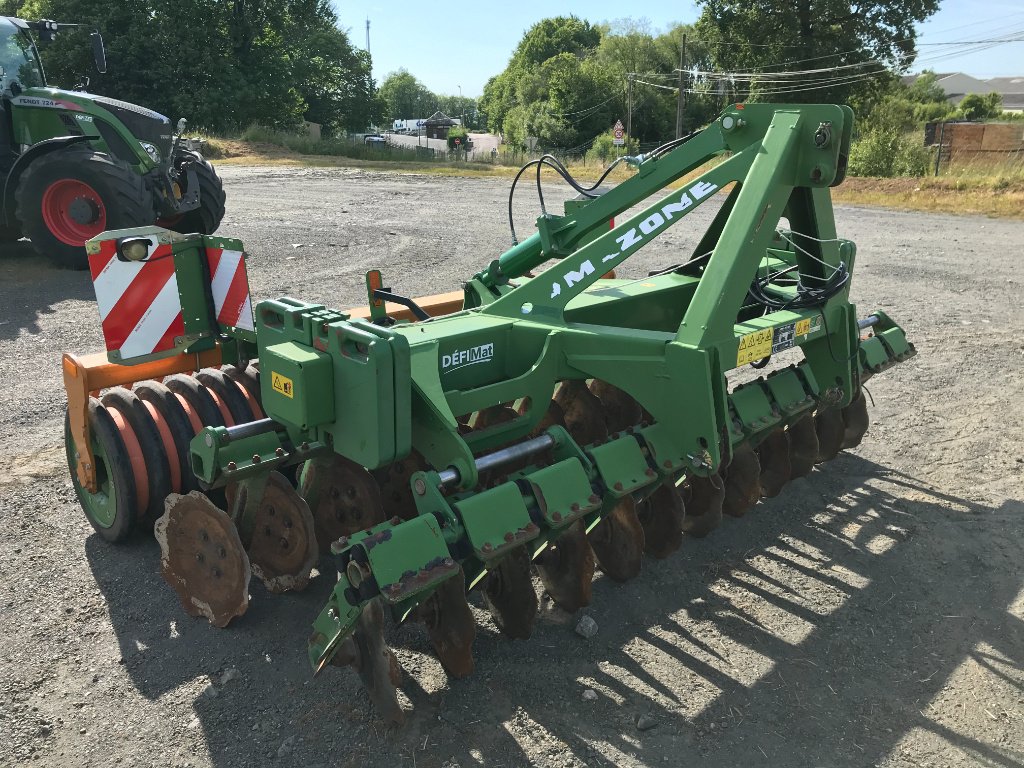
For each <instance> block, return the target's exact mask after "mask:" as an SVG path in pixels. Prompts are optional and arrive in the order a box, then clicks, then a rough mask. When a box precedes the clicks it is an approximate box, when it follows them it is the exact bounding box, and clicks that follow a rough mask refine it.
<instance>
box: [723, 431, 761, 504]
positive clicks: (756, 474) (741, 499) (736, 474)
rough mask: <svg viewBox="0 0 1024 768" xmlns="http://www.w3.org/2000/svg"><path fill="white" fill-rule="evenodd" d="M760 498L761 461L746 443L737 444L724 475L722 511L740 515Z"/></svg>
mask: <svg viewBox="0 0 1024 768" xmlns="http://www.w3.org/2000/svg"><path fill="white" fill-rule="evenodd" d="M760 498H761V462H760V461H758V459H757V454H756V453H755V452H754V449H753V448H751V447H750V446H749V445H748V444H747V443H741V444H740V445H737V446H736V447H735V448H734V449H733V452H732V461H730V462H729V469H728V472H727V474H726V476H725V499H724V500H723V501H722V513H723V514H726V515H729V516H730V517H742V516H743V515H745V514H746V513H747V510H749V509H750V508H751V507H753V506H754V505H755V504H757V502H758V500H759V499H760Z"/></svg>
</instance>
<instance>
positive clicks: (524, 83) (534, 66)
mask: <svg viewBox="0 0 1024 768" xmlns="http://www.w3.org/2000/svg"><path fill="white" fill-rule="evenodd" d="M687 31H691V32H692V30H689V28H687V27H683V26H676V27H674V28H672V29H670V30H669V31H668V32H665V33H664V34H660V35H659V34H654V33H653V32H652V31H651V30H650V28H649V25H647V24H646V23H643V22H635V21H632V20H629V19H626V20H623V21H618V22H616V23H614V24H612V25H605V26H598V27H595V26H593V25H591V24H589V23H588V22H586V21H582V20H580V19H578V18H576V17H573V16H560V17H556V18H552V19H544V20H543V21H541V22H538V23H537V24H535V25H534V26H533V27H531V28H530V29H529V30H527V32H526V34H525V35H524V36H523V39H522V41H520V43H519V45H518V46H517V47H516V50H515V52H514V53H513V55H512V58H511V60H510V61H509V63H508V66H507V67H506V68H505V70H504V71H503V72H501V73H500V74H498V75H497V76H495V77H493V78H491V80H490V81H489V82H488V83H487V85H486V87H485V88H484V95H483V98H482V99H481V101H480V109H481V111H482V112H484V113H486V116H487V123H488V126H489V127H490V129H491V130H492V131H496V132H500V133H502V134H503V135H504V138H505V141H506V142H508V143H510V144H512V145H513V146H514V147H517V148H522V147H525V146H526V145H527V137H531V136H532V137H536V138H537V139H538V141H539V143H540V145H541V146H542V147H545V148H554V147H566V148H573V147H579V146H581V145H586V144H589V142H590V140H591V139H592V137H594V136H596V135H598V134H600V133H602V132H604V131H607V130H608V129H609V127H610V126H611V125H613V124H614V123H615V121H616V120H617V119H621V120H622V121H623V122H624V123H625V122H626V118H627V111H628V95H627V87H626V83H627V73H630V72H661V73H668V74H670V73H672V72H673V71H674V70H675V68H676V67H678V66H679V55H680V47H681V44H682V37H683V35H684V34H685V33H686V32H687ZM691 36H692V35H691ZM686 63H687V64H688V65H690V66H692V65H697V66H701V67H703V66H705V65H706V64H707V63H708V58H707V52H706V50H705V49H704V48H703V47H702V45H701V44H700V43H698V42H697V41H695V40H694V41H691V42H690V43H689V44H688V46H687V60H686ZM648 82H650V81H649V80H645V79H644V78H640V79H636V80H635V81H634V83H633V133H634V134H635V137H636V138H637V139H639V140H640V141H645V142H654V141H661V140H664V139H666V138H671V137H672V136H673V135H674V133H675V119H676V117H675V116H676V100H677V91H676V89H675V87H676V85H677V79H676V78H675V77H672V76H671V75H670V76H669V77H668V78H662V79H658V80H657V81H656V82H655V83H654V84H648ZM657 86H662V87H657ZM717 111H718V105H717V103H715V99H713V98H706V97H705V95H703V94H698V95H695V94H689V95H688V96H687V107H686V112H685V125H686V126H688V127H689V128H693V127H697V126H699V125H701V124H703V123H705V122H706V121H707V120H708V119H709V118H710V117H711V116H712V115H713V114H715V113H717Z"/></svg>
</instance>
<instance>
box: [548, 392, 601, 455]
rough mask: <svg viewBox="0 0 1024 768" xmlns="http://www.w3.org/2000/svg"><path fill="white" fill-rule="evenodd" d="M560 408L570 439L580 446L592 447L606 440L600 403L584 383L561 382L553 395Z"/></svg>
mask: <svg viewBox="0 0 1024 768" xmlns="http://www.w3.org/2000/svg"><path fill="white" fill-rule="evenodd" d="M555 402H556V403H558V405H559V406H561V408H562V413H563V415H564V416H565V426H566V429H568V430H569V434H570V435H572V439H573V440H575V441H576V442H577V443H579V444H580V445H581V446H588V445H593V444H594V443H596V442H598V441H599V440H606V439H607V438H608V427H607V425H606V424H605V420H604V408H603V407H602V406H601V401H600V400H598V399H597V397H595V396H594V394H593V393H592V392H591V391H590V390H589V389H587V382H585V381H563V382H562V385H561V386H560V387H559V388H558V392H557V394H556V395H555Z"/></svg>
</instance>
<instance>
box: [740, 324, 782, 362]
mask: <svg viewBox="0 0 1024 768" xmlns="http://www.w3.org/2000/svg"><path fill="white" fill-rule="evenodd" d="M772 336H773V334H772V329H771V328H765V329H763V330H760V331H754V332H753V333H748V334H745V335H743V336H741V337H740V347H739V351H738V352H737V353H736V365H746V364H747V363H752V362H754V361H755V360H760V359H761V358H764V357H768V355H770V354H771V353H772Z"/></svg>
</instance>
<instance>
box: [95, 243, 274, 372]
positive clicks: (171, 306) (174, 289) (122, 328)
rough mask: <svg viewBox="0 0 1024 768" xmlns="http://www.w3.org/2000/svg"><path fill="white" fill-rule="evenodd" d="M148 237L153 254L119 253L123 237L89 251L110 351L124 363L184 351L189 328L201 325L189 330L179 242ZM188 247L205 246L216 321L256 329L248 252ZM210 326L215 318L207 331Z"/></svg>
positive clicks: (105, 338)
mask: <svg viewBox="0 0 1024 768" xmlns="http://www.w3.org/2000/svg"><path fill="white" fill-rule="evenodd" d="M146 237H147V238H148V240H149V246H148V255H147V256H146V257H145V258H144V259H142V260H138V261H129V260H126V259H124V258H121V257H119V256H118V252H117V251H118V240H117V239H110V240H104V241H101V242H100V243H99V248H98V249H96V252H93V253H90V255H89V269H90V271H91V273H92V282H93V286H94V287H95V289H96V303H97V305H98V307H99V311H100V319H101V321H102V324H103V338H104V341H105V342H106V347H107V352H117V353H118V358H119V359H120V361H121V362H124V361H127V360H131V359H133V358H151V357H154V356H157V357H159V356H162V355H163V354H168V353H173V352H174V351H176V350H180V349H181V348H182V344H183V342H187V341H188V339H189V338H190V334H188V333H187V331H188V330H195V329H194V328H193V329H186V320H185V315H184V312H183V307H182V300H181V296H180V293H179V286H178V274H177V272H176V269H175V263H176V259H175V258H174V253H173V251H172V248H174V246H172V245H171V244H170V243H166V242H159V241H158V238H157V237H156V236H153V235H148V236H146ZM133 239H135V240H138V239H139V238H133ZM187 247H188V250H191V251H194V252H197V253H198V252H201V251H205V258H206V261H207V264H208V265H209V275H210V293H211V295H212V299H213V307H214V312H215V320H216V323H217V324H218V325H220V326H222V327H225V326H228V327H234V328H243V329H245V330H249V331H251V330H254V327H255V325H254V322H253V312H252V300H251V299H250V297H249V278H248V274H247V273H246V269H245V255H244V254H243V253H242V251H239V250H230V249H225V248H213V247H206V248H202V247H199V248H197V247H196V245H194V244H192V243H189V244H188V246H187ZM178 249H179V250H180V249H181V246H180V245H179V246H178ZM207 306H208V305H207ZM206 314H208V312H207V313H206ZM189 325H191V323H189ZM209 325H212V323H209V324H208V326H207V330H209Z"/></svg>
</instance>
